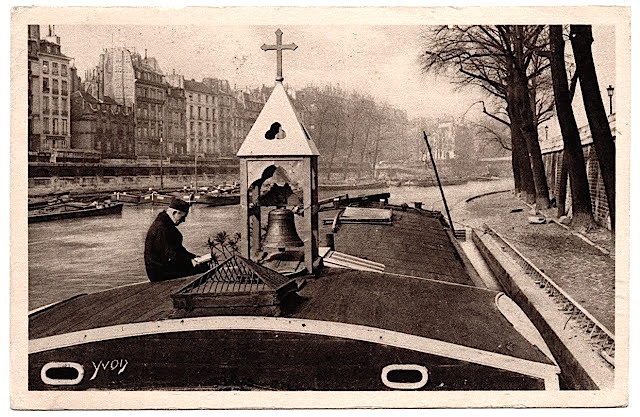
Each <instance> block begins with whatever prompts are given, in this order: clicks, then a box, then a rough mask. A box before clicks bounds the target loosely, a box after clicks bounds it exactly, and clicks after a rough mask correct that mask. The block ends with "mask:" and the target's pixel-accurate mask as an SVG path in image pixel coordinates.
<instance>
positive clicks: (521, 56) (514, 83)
mask: <svg viewBox="0 0 640 417" xmlns="http://www.w3.org/2000/svg"><path fill="white" fill-rule="evenodd" d="M541 33H542V27H540V26H508V25H501V26H482V25H474V26H441V27H438V28H435V29H433V30H432V31H431V32H430V33H429V34H428V36H427V44H428V45H427V46H428V50H427V51H426V52H425V53H424V54H423V55H422V64H423V68H424V69H425V70H427V71H428V70H435V71H438V70H451V69H455V70H457V71H458V73H457V74H456V76H455V80H454V82H456V83H458V84H460V85H462V86H476V87H479V88H480V89H482V90H483V91H485V93H486V94H488V95H490V96H495V97H498V98H500V99H502V100H504V102H505V103H506V110H507V113H508V115H509V119H510V120H509V121H508V122H506V123H507V124H508V125H509V126H510V129H511V140H512V146H511V148H512V158H513V166H514V183H515V186H516V191H520V192H522V193H523V194H524V198H525V199H526V200H527V201H528V202H534V201H535V202H536V204H538V205H539V206H542V207H547V206H548V204H549V194H548V187H547V183H546V175H545V173H544V166H543V165H542V156H541V153H540V146H539V143H538V138H537V129H536V127H537V123H538V122H539V120H540V119H539V118H536V117H534V116H535V114H536V110H535V108H536V107H535V103H536V96H535V95H534V96H532V95H531V94H530V89H531V84H533V85H534V87H535V86H537V83H535V82H534V83H531V80H532V79H535V80H537V79H538V78H539V77H540V76H542V75H543V74H544V72H545V71H546V70H548V63H547V64H544V63H543V62H542V61H539V60H538V57H537V56H536V54H535V51H536V48H537V47H539V45H540V44H542V43H544V42H545V41H546V40H545V39H544V37H542V36H541ZM533 64H539V65H537V66H536V65H533ZM530 83H531V84H530ZM534 172H535V176H534Z"/></svg>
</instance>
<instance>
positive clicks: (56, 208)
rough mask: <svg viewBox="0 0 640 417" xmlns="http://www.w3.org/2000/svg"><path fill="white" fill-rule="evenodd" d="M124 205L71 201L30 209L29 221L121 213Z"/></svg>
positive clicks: (37, 221) (36, 221)
mask: <svg viewBox="0 0 640 417" xmlns="http://www.w3.org/2000/svg"><path fill="white" fill-rule="evenodd" d="M122 206H123V203H111V202H95V203H89V204H87V203H81V202H75V201H69V202H64V203H60V204H55V205H50V206H47V207H41V208H37V209H33V210H29V215H28V223H39V222H47V221H53V220H63V219H76V218H81V217H92V216H107V215H111V214H120V213H122Z"/></svg>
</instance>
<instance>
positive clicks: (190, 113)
mask: <svg viewBox="0 0 640 417" xmlns="http://www.w3.org/2000/svg"><path fill="white" fill-rule="evenodd" d="M189 118H190V119H193V106H189Z"/></svg>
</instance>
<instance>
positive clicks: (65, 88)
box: [62, 80, 69, 96]
mask: <svg viewBox="0 0 640 417" xmlns="http://www.w3.org/2000/svg"><path fill="white" fill-rule="evenodd" d="M62 95H63V96H66V95H69V83H68V82H66V81H64V80H62Z"/></svg>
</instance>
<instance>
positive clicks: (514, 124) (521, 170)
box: [507, 86, 536, 204]
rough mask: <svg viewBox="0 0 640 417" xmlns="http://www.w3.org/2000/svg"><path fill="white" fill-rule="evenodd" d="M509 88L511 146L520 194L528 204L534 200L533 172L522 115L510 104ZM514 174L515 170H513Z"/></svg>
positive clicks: (511, 90)
mask: <svg viewBox="0 0 640 417" xmlns="http://www.w3.org/2000/svg"><path fill="white" fill-rule="evenodd" d="M509 90H510V92H511V94H508V97H507V99H508V100H509V104H508V105H507V112H508V113H509V119H510V120H511V124H510V125H509V128H510V129H511V147H512V152H513V155H512V157H513V158H515V160H516V163H517V165H518V174H519V179H520V187H521V188H520V192H521V196H522V197H523V198H524V201H526V202H527V203H529V204H533V203H535V202H536V187H535V184H534V182H533V172H532V171H531V162H530V161H529V152H528V151H527V145H526V144H525V140H524V137H523V135H522V129H521V126H522V117H521V114H520V112H519V111H517V110H516V108H517V107H516V106H514V105H512V104H511V101H512V100H513V99H512V97H513V95H514V94H513V87H512V86H510V87H509ZM514 174H515V172H514Z"/></svg>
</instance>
